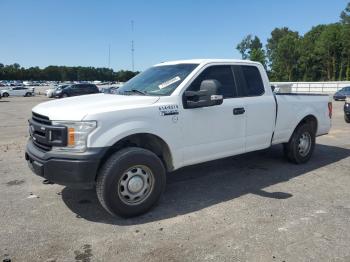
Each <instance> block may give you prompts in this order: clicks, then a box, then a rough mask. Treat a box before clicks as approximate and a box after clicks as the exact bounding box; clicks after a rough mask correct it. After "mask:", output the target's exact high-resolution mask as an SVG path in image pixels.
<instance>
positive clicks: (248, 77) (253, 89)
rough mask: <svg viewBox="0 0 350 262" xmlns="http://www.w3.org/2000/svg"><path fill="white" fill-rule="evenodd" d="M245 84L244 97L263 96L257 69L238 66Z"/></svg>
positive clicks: (263, 90) (261, 82) (261, 83)
mask: <svg viewBox="0 0 350 262" xmlns="http://www.w3.org/2000/svg"><path fill="white" fill-rule="evenodd" d="M240 67H241V71H242V77H243V79H242V80H243V81H244V82H245V89H246V90H245V94H246V96H261V95H262V94H264V92H265V89H264V84H263V81H262V79H261V75H260V72H259V69H258V68H257V67H255V66H240Z"/></svg>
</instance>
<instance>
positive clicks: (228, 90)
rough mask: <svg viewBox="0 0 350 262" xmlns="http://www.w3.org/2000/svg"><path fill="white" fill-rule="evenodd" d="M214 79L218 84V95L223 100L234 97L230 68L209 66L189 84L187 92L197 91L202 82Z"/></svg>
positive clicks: (233, 84)
mask: <svg viewBox="0 0 350 262" xmlns="http://www.w3.org/2000/svg"><path fill="white" fill-rule="evenodd" d="M209 79H215V80H217V81H219V82H220V84H221V89H220V90H219V94H220V95H223V96H224V98H232V97H235V94H236V87H235V81H234V79H233V73H232V70H231V66H225V65H222V66H221V65H220V66H211V67H208V68H206V69H204V71H203V72H202V73H201V74H200V75H199V76H198V77H197V78H196V79H195V80H194V81H193V82H192V83H191V85H190V86H189V88H188V89H187V90H188V91H198V90H199V88H200V85H201V83H202V81H203V80H209Z"/></svg>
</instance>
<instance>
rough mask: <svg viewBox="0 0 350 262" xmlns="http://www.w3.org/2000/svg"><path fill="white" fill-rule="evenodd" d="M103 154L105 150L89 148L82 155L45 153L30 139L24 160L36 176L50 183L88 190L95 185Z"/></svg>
mask: <svg viewBox="0 0 350 262" xmlns="http://www.w3.org/2000/svg"><path fill="white" fill-rule="evenodd" d="M105 152H106V149H105V148H90V149H88V150H87V151H86V152H84V153H68V152H52V151H47V152H46V151H42V150H40V149H38V148H37V147H36V146H35V145H34V144H33V142H32V140H31V139H30V140H29V141H28V143H27V147H26V152H25V159H26V160H27V162H28V165H29V167H30V169H31V170H32V171H33V172H34V173H35V174H36V175H38V176H41V177H43V178H45V179H47V180H49V181H51V182H54V183H57V184H61V185H66V186H78V187H83V188H90V187H92V186H93V185H94V184H95V181H96V175H97V171H98V168H99V166H100V163H101V161H102V157H103V156H104V153H105Z"/></svg>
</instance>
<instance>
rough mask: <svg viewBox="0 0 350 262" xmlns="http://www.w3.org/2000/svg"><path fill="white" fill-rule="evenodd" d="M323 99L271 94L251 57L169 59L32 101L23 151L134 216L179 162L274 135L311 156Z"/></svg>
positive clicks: (54, 174) (269, 140)
mask: <svg viewBox="0 0 350 262" xmlns="http://www.w3.org/2000/svg"><path fill="white" fill-rule="evenodd" d="M329 101H330V100H329V97H328V96H327V95H315V94H305V95H304V94H303V95H302V94H281V93H279V94H274V93H273V92H272V90H271V87H270V84H269V81H268V77H267V75H266V72H265V70H264V68H263V66H262V65H261V64H259V63H255V62H250V61H240V60H218V59H212V60H185V61H174V62H166V63H161V64H158V65H155V66H153V67H151V68H150V69H148V70H146V71H144V72H142V73H140V74H139V75H137V76H136V77H134V78H133V79H131V80H130V81H128V82H127V83H126V84H125V85H124V86H122V87H120V88H119V89H118V93H117V94H94V95H86V96H82V97H75V98H67V99H63V100H56V101H50V102H45V103H42V104H39V105H38V106H36V107H34V108H33V111H32V118H31V119H30V120H29V130H30V139H29V141H28V143H27V148H26V160H27V161H28V163H29V166H30V167H31V168H32V170H33V171H34V172H35V173H36V174H37V175H39V176H42V177H44V178H46V179H48V180H50V181H52V182H55V183H58V184H63V185H67V186H74V185H79V186H84V187H88V186H96V191H97V196H98V199H99V200H100V202H101V204H102V206H103V207H104V208H105V209H106V210H107V211H109V212H110V213H111V214H115V215H121V216H126V217H128V216H135V215H139V214H142V213H144V212H146V211H147V210H149V209H150V208H151V207H152V206H153V205H154V204H155V203H156V202H157V200H158V199H159V198H160V196H161V193H162V192H163V190H164V188H165V185H166V173H167V172H170V171H173V170H175V169H178V168H181V167H184V166H188V165H193V164H197V163H201V162H205V161H209V160H214V159H219V158H223V157H228V156H233V155H237V154H242V153H245V152H250V151H254V150H260V149H264V148H268V147H270V146H271V145H274V144H283V147H284V153H285V155H286V157H287V158H288V159H289V160H290V161H291V162H294V163H296V164H301V163H305V162H307V161H308V160H309V159H310V157H311V155H312V153H313V150H314V146H315V137H316V136H320V135H324V134H327V133H328V132H329V130H330V127H331V117H332V104H331V103H330V102H329ZM218 190H219V189H218Z"/></svg>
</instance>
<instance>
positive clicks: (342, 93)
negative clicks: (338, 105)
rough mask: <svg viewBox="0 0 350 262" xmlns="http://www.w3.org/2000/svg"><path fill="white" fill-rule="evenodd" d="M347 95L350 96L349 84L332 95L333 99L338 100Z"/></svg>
mask: <svg viewBox="0 0 350 262" xmlns="http://www.w3.org/2000/svg"><path fill="white" fill-rule="evenodd" d="M347 97H350V86H347V87H343V88H342V89H340V90H338V91H337V92H336V93H335V94H334V95H333V99H334V100H335V101H338V100H342V101H344V100H345V99H346V98H347Z"/></svg>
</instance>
